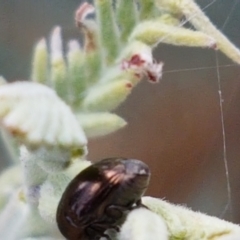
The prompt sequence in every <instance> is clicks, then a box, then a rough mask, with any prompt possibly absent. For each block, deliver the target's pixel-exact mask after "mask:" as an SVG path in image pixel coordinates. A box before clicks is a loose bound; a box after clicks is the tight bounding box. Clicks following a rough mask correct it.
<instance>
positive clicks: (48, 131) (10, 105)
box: [0, 0, 240, 240]
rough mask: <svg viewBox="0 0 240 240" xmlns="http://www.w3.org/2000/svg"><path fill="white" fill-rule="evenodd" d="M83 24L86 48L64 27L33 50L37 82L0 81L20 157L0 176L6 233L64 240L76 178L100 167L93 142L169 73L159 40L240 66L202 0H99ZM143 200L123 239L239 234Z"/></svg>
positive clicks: (230, 238)
mask: <svg viewBox="0 0 240 240" xmlns="http://www.w3.org/2000/svg"><path fill="white" fill-rule="evenodd" d="M113 3H114V4H113ZM93 14H94V17H92V16H93ZM182 19H185V21H183V20H182ZM75 21H76V25H77V28H78V29H79V30H80V31H81V32H82V34H83V37H84V43H83V44H82V45H80V43H79V42H78V41H77V40H70V41H69V42H68V43H67V48H66V49H67V50H66V52H65V51H63V49H65V47H64V46H63V42H62V37H61V27H60V26H57V27H55V28H54V29H53V31H52V33H51V35H50V41H49V42H47V41H46V39H45V38H43V39H41V40H40V41H39V42H38V43H36V45H35V47H34V51H33V61H32V74H31V77H30V81H16V82H13V83H8V82H7V81H5V80H4V78H3V77H2V78H1V81H0V84H1V85H0V102H1V105H0V120H1V131H2V138H3V140H4V141H5V146H6V148H7V150H8V151H9V153H10V155H11V157H12V161H11V164H10V167H9V168H8V169H6V170H5V171H4V172H2V174H1V176H0V183H1V189H0V238H1V239H5V240H52V239H64V237H63V236H62V235H61V234H60V232H59V230H58V228H57V224H56V209H57V206H58V203H59V200H60V198H61V196H62V194H63V192H64V190H65V188H66V186H67V185H68V183H69V182H70V181H71V180H72V179H73V178H74V177H75V176H76V175H77V174H78V173H79V172H81V171H82V170H83V169H85V168H86V167H87V166H89V165H91V162H90V161H89V160H87V153H88V149H87V139H89V138H94V137H98V136H103V135H107V134H110V133H113V132H115V131H117V130H119V129H121V128H123V127H124V126H125V125H126V121H125V120H124V119H122V118H121V117H120V116H118V115H116V114H114V113H111V112H112V111H113V110H114V109H116V108H117V107H118V106H119V105H120V104H121V103H122V102H124V101H125V100H126V99H127V97H128V95H129V94H130V93H131V91H132V89H133V88H134V87H136V86H137V84H138V83H139V82H140V81H141V79H143V78H145V79H148V81H149V82H151V83H157V82H158V80H159V79H160V78H161V76H162V67H163V63H162V62H156V61H155V60H154V59H153V56H152V51H153V49H154V48H155V47H156V46H157V45H159V44H161V43H167V44H172V45H179V46H189V47H202V48H211V49H214V50H220V51H222V52H223V53H224V54H225V55H226V56H228V57H229V58H230V59H232V61H234V62H236V63H237V64H240V51H239V50H238V49H237V48H236V47H235V46H234V45H233V44H232V43H231V42H230V41H229V40H228V39H227V38H226V37H225V36H224V35H223V34H222V33H221V32H220V31H219V30H218V29H217V28H216V27H215V26H214V25H213V24H212V23H211V21H210V20H209V18H208V17H207V16H206V15H205V14H204V13H203V12H202V10H201V9H200V8H199V6H198V5H197V4H196V3H195V2H194V1H193V0H138V1H134V0H117V1H114V2H113V1H112V0H95V1H94V5H92V4H89V3H87V2H84V3H82V4H81V5H80V7H79V8H78V9H77V10H76V13H75ZM186 22H189V23H190V25H191V28H188V27H187V26H186V25H185V23H186ZM188 26H189V25H188ZM119 197H121V196H119ZM142 201H143V204H144V205H146V206H147V207H148V209H147V208H140V209H135V210H133V211H131V212H130V213H129V214H128V216H127V219H126V221H125V222H124V224H123V225H122V226H121V229H120V232H119V233H118V234H117V236H116V239H118V240H156V239H161V240H167V239H169V240H198V239H199V240H201V239H202V240H237V239H240V227H239V226H238V225H235V224H233V223H230V222H227V221H224V220H221V219H218V218H215V217H211V216H207V215H204V214H201V213H199V212H193V211H191V210H189V209H187V208H185V207H182V206H176V205H173V204H171V203H168V202H166V201H163V200H161V199H156V198H152V197H143V199H142Z"/></svg>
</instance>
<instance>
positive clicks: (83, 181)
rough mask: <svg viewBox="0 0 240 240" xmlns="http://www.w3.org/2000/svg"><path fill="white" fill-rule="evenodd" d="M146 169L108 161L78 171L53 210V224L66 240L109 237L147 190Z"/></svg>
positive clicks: (117, 160)
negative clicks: (55, 216)
mask: <svg viewBox="0 0 240 240" xmlns="http://www.w3.org/2000/svg"><path fill="white" fill-rule="evenodd" d="M149 178H150V171H149V168H148V166H147V165H146V164H145V163H143V162H141V161H139V160H135V159H124V158H109V159H104V160H102V161H100V162H97V163H95V164H93V165H91V166H89V167H88V168H86V169H84V170H83V171H82V172H80V173H79V174H78V175H77V176H76V177H75V178H74V179H73V180H72V181H71V182H70V184H69V185H68V187H67V188H66V190H65V192H64V193H63V196H62V198H61V200H60V203H59V205H58V209H57V224H58V228H59V230H60V231H61V233H62V234H63V235H64V236H65V237H66V238H67V239H68V240H95V239H100V238H101V237H106V238H107V239H110V237H109V236H108V235H107V234H106V233H104V232H105V231H106V230H107V229H111V228H112V229H115V230H116V231H118V229H119V226H121V224H122V223H123V222H124V220H125V219H126V215H127V213H128V212H129V211H130V210H132V209H134V208H136V207H139V206H142V205H141V197H142V195H143V194H144V192H145V190H146V189H147V187H148V183H149Z"/></svg>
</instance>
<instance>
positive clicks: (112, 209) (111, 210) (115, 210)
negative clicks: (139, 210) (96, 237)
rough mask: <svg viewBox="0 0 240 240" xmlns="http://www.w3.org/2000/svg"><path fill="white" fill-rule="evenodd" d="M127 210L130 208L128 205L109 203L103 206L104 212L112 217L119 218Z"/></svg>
mask: <svg viewBox="0 0 240 240" xmlns="http://www.w3.org/2000/svg"><path fill="white" fill-rule="evenodd" d="M129 210H131V209H129V207H123V206H118V205H110V206H108V207H106V208H105V214H106V215H108V216H109V217H111V218H113V219H120V218H122V217H123V213H124V212H126V211H129Z"/></svg>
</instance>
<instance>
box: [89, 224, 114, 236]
mask: <svg viewBox="0 0 240 240" xmlns="http://www.w3.org/2000/svg"><path fill="white" fill-rule="evenodd" d="M105 231H106V226H105V225H103V224H102V225H101V224H98V223H93V224H92V225H90V226H88V227H87V228H86V233H87V235H88V237H89V239H91V240H93V239H94V240H95V239H96V237H97V238H98V239H100V238H101V237H105V238H106V239H107V240H111V238H110V237H109V236H108V235H107V234H105V233H104V232H105Z"/></svg>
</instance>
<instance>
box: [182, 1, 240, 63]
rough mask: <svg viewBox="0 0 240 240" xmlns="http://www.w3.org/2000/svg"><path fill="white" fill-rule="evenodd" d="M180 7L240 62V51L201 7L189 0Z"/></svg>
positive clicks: (197, 26) (194, 24)
mask: <svg viewBox="0 0 240 240" xmlns="http://www.w3.org/2000/svg"><path fill="white" fill-rule="evenodd" d="M180 9H181V11H182V12H183V14H184V15H185V16H186V18H187V19H189V21H190V22H191V23H192V24H193V26H194V27H195V28H196V29H198V30H201V31H203V32H205V33H207V34H209V35H210V36H212V37H213V38H215V40H216V41H217V47H218V48H219V49H220V50H221V51H222V52H223V53H225V54H226V55H227V56H228V57H229V58H231V59H232V60H233V61H234V62H236V63H238V64H240V51H239V49H238V48H236V47H235V46H234V45H233V44H232V43H231V42H230V41H229V40H228V38H227V37H225V36H224V35H223V34H222V33H221V32H220V31H219V30H218V29H217V28H216V27H215V26H214V25H213V24H212V23H211V21H210V20H209V18H208V17H207V16H206V15H205V14H204V13H203V12H202V10H201V9H200V7H199V6H198V5H197V4H196V3H195V2H194V1H187V2H186V3H184V4H181V5H180Z"/></svg>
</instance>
